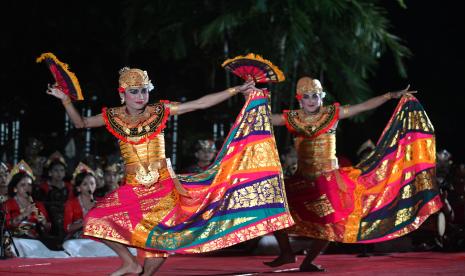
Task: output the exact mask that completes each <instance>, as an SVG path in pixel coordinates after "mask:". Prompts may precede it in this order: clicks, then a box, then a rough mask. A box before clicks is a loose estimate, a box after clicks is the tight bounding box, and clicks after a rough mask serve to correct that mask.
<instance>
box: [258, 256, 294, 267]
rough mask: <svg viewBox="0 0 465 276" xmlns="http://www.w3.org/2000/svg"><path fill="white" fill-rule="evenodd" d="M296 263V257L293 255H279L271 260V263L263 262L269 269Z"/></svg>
mask: <svg viewBox="0 0 465 276" xmlns="http://www.w3.org/2000/svg"><path fill="white" fill-rule="evenodd" d="M295 262H297V256H295V255H279V256H278V258H276V259H274V260H272V261H271V262H263V263H264V264H265V265H267V266H269V267H277V266H282V265H285V264H292V263H295Z"/></svg>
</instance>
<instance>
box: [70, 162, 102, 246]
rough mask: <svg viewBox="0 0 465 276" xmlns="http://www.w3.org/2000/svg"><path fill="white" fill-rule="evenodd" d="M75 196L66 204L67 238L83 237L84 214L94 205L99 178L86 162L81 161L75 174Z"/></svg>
mask: <svg viewBox="0 0 465 276" xmlns="http://www.w3.org/2000/svg"><path fill="white" fill-rule="evenodd" d="M73 182H74V194H75V195H76V196H75V197H73V198H71V199H68V201H66V204H65V215H64V220H63V221H64V229H65V232H66V233H67V235H66V239H70V238H75V239H77V238H81V236H82V230H83V229H82V227H83V222H84V216H85V215H87V213H88V212H89V210H90V209H91V208H92V207H94V205H95V200H94V196H93V194H94V192H95V189H96V187H97V180H96V178H95V175H94V172H93V171H92V170H91V169H90V168H89V167H88V166H86V165H85V164H83V163H79V165H78V166H77V167H76V170H75V172H74V174H73Z"/></svg>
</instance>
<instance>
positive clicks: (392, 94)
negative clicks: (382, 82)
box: [388, 84, 418, 99]
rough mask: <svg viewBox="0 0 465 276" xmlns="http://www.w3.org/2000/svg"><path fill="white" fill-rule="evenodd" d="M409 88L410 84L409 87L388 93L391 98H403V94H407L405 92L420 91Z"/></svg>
mask: <svg viewBox="0 0 465 276" xmlns="http://www.w3.org/2000/svg"><path fill="white" fill-rule="evenodd" d="M409 88H410V84H409V85H407V87H406V88H404V89H402V90H399V91H395V92H389V93H388V94H389V97H390V98H391V99H399V98H401V97H402V96H403V95H405V94H415V93H417V92H418V91H416V90H411V91H409Z"/></svg>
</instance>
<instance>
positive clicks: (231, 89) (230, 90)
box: [226, 87, 238, 96]
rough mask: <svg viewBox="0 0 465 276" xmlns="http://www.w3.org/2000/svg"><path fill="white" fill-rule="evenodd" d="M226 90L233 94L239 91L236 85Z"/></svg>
mask: <svg viewBox="0 0 465 276" xmlns="http://www.w3.org/2000/svg"><path fill="white" fill-rule="evenodd" d="M226 91H228V93H229V95H231V96H234V95H236V94H237V92H238V91H237V89H236V88H235V87H231V88H228V89H226Z"/></svg>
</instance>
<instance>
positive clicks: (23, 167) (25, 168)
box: [6, 160, 35, 183]
mask: <svg viewBox="0 0 465 276" xmlns="http://www.w3.org/2000/svg"><path fill="white" fill-rule="evenodd" d="M20 172H24V173H26V174H27V175H29V176H30V177H31V178H32V180H35V177H34V173H33V172H32V169H31V167H30V166H29V165H28V164H27V163H26V161H24V160H21V161H19V163H18V164H16V165H15V166H14V167H13V169H11V171H10V173H9V174H8V176H7V177H6V183H10V181H11V179H12V178H13V176H15V175H16V174H17V173H20Z"/></svg>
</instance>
